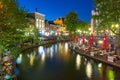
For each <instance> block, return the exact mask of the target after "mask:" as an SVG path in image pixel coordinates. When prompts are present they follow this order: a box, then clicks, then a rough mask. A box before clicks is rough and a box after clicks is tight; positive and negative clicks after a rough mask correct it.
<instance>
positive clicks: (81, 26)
mask: <svg viewBox="0 0 120 80" xmlns="http://www.w3.org/2000/svg"><path fill="white" fill-rule="evenodd" d="M89 27H90V25H89V23H87V22H85V21H79V24H78V27H77V29H78V30H81V31H82V33H84V31H88V29H89Z"/></svg>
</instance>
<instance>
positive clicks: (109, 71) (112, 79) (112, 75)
mask: <svg viewBox="0 0 120 80" xmlns="http://www.w3.org/2000/svg"><path fill="white" fill-rule="evenodd" d="M107 77H108V80H114V77H115V74H114V72H113V71H112V70H108V71H107Z"/></svg>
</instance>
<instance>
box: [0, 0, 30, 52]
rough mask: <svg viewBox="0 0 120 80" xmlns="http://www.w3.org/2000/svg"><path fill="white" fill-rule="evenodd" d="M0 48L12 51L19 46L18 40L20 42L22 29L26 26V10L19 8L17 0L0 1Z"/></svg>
mask: <svg viewBox="0 0 120 80" xmlns="http://www.w3.org/2000/svg"><path fill="white" fill-rule="evenodd" d="M0 5H2V7H0V9H1V10H0V35H1V36H0V49H1V50H2V52H1V53H4V49H10V50H11V51H12V52H13V53H16V52H19V51H17V50H18V49H19V48H18V46H16V45H17V43H18V42H21V41H22V39H23V35H24V33H25V32H24V29H25V28H26V27H28V24H27V23H28V19H27V18H26V11H25V10H24V8H20V7H19V5H18V2H17V0H1V1H0Z"/></svg>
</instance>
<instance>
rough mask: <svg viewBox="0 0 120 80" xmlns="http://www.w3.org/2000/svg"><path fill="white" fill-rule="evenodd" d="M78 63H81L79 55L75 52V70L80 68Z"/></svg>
mask: <svg viewBox="0 0 120 80" xmlns="http://www.w3.org/2000/svg"><path fill="white" fill-rule="evenodd" d="M80 64H81V57H80V55H79V54H77V57H76V69H77V70H79V69H80Z"/></svg>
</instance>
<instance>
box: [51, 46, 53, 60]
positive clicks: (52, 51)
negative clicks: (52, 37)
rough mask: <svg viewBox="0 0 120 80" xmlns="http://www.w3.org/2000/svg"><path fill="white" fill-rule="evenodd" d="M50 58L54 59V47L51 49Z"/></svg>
mask: <svg viewBox="0 0 120 80" xmlns="http://www.w3.org/2000/svg"><path fill="white" fill-rule="evenodd" d="M50 58H53V46H52V47H51V48H50Z"/></svg>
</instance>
